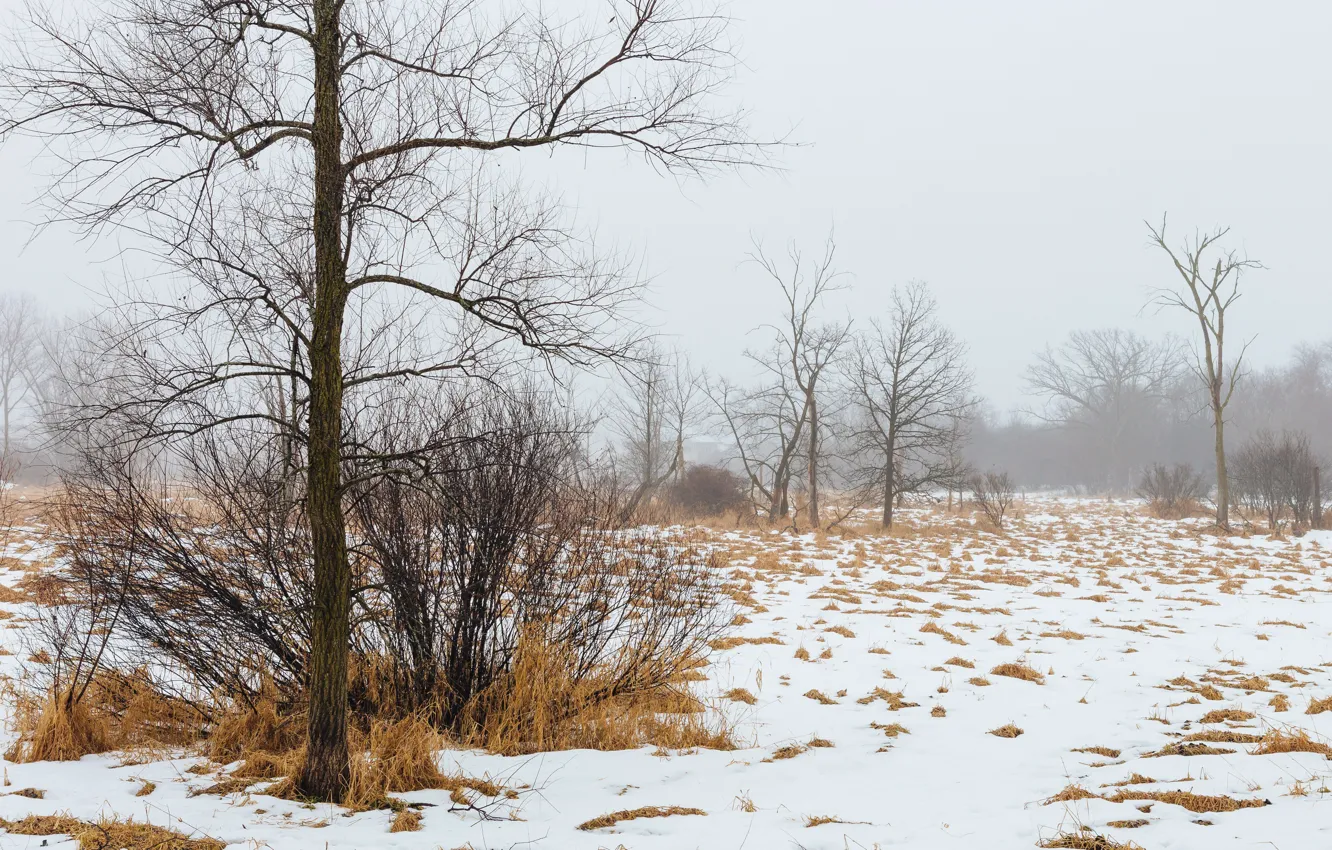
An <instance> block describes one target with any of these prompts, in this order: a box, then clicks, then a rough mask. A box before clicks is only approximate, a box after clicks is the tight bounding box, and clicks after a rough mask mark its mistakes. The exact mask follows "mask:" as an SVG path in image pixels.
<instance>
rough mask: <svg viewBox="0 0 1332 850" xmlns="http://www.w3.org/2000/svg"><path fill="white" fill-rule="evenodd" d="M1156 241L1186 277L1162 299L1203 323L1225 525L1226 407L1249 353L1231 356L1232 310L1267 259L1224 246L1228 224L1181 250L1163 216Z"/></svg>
mask: <svg viewBox="0 0 1332 850" xmlns="http://www.w3.org/2000/svg"><path fill="white" fill-rule="evenodd" d="M1147 231H1148V233H1149V234H1150V242H1151V244H1152V245H1154V246H1156V247H1158V248H1160V249H1161V250H1162V251H1164V252H1165V253H1166V256H1168V257H1169V258H1170V263H1171V265H1173V266H1174V267H1175V271H1176V272H1177V273H1178V274H1179V276H1180V279H1181V280H1182V281H1183V287H1182V288H1179V289H1171V288H1163V289H1160V290H1158V291H1157V295H1156V303H1157V304H1160V305H1162V306H1166V307H1177V308H1179V309H1181V310H1183V311H1185V312H1186V313H1188V314H1189V315H1190V316H1192V317H1193V318H1194V320H1195V321H1197V323H1198V334H1199V343H1200V345H1201V351H1200V352H1199V353H1198V357H1197V367H1196V368H1197V371H1198V376H1199V377H1200V378H1202V381H1203V384H1204V385H1205V386H1206V388H1207V401H1208V405H1209V406H1210V407H1211V411H1212V430H1213V432H1214V436H1215V438H1216V445H1215V447H1214V450H1215V455H1216V524H1217V526H1219V527H1220V528H1229V527H1230V483H1229V480H1228V479H1227V477H1226V442H1225V426H1226V408H1227V406H1229V404H1230V401H1231V398H1232V397H1233V396H1234V394H1235V385H1236V383H1237V382H1238V381H1239V378H1240V375H1241V372H1242V369H1243V366H1244V354H1245V351H1246V350H1247V349H1248V343H1247V342H1246V343H1243V344H1241V345H1240V347H1239V352H1238V353H1236V354H1234V355H1233V356H1232V357H1230V358H1229V359H1227V353H1226V340H1227V337H1226V314H1227V312H1228V311H1229V310H1230V308H1231V307H1232V306H1233V305H1234V304H1235V302H1236V301H1237V300H1238V299H1239V297H1240V279H1241V277H1242V276H1243V274H1244V272H1246V271H1249V270H1251V269H1260V268H1262V264H1261V263H1259V262H1258V261H1256V260H1250V259H1248V258H1247V257H1241V256H1240V255H1239V254H1238V253H1237V252H1235V251H1233V250H1231V251H1222V250H1220V248H1219V246H1218V243H1219V242H1220V240H1221V239H1223V238H1224V237H1225V236H1226V234H1228V233H1229V232H1230V228H1228V227H1222V228H1218V229H1216V230H1213V231H1211V232H1210V233H1201V232H1195V233H1194V235H1193V238H1192V239H1188V238H1186V239H1185V240H1184V242H1183V243H1182V244H1181V245H1180V247H1179V248H1178V249H1175V248H1171V247H1170V245H1169V243H1167V242H1166V220H1165V217H1164V216H1162V218H1161V225H1160V227H1156V226H1153V225H1152V224H1151V223H1150V222H1148V223H1147ZM1213 251H1216V252H1217V256H1216V261H1215V262H1212V260H1211V259H1210V258H1209V256H1208V255H1209V254H1210V253H1212V252H1213Z"/></svg>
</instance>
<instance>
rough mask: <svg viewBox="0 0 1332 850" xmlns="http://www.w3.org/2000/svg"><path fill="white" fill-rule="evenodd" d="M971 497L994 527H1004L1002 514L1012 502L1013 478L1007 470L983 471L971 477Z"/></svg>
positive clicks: (1005, 512)
mask: <svg viewBox="0 0 1332 850" xmlns="http://www.w3.org/2000/svg"><path fill="white" fill-rule="evenodd" d="M970 486H971V498H972V499H974V500H975V502H976V507H978V508H980V510H981V513H983V514H985V516H986V518H988V519H989V520H990V522H992V523H994V525H995V527H996V528H1000V529H1002V528H1003V527H1004V516H1005V515H1006V514H1007V513H1008V509H1009V508H1010V507H1011V506H1012V504H1013V496H1014V486H1013V479H1012V477H1011V476H1010V475H1009V474H1008V473H1007V472H984V473H977V474H975V475H973V476H972V477H971V481H970Z"/></svg>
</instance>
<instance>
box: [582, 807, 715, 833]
mask: <svg viewBox="0 0 1332 850" xmlns="http://www.w3.org/2000/svg"><path fill="white" fill-rule="evenodd" d="M706 814H707V812H705V811H703V810H702V809H693V808H688V807H686V806H642V807H641V808H637V809H625V810H624V811H620V812H611V813H610V814H608V815H602V816H601V817H596V818H593V819H592V820H589V821H584V822H583V823H581V824H579V825H578V828H579V829H581V830H583V831H585V832H587V831H591V830H594V829H605V828H606V827H609V826H615V824H617V823H619V822H620V821H626V820H637V819H638V818H667V817H673V816H675V815H706Z"/></svg>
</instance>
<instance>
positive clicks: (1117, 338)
mask: <svg viewBox="0 0 1332 850" xmlns="http://www.w3.org/2000/svg"><path fill="white" fill-rule="evenodd" d="M1184 371H1185V365H1184V352H1183V350H1182V347H1181V345H1180V343H1179V342H1178V341H1176V340H1174V339H1172V338H1166V339H1164V340H1161V341H1159V342H1154V341H1152V340H1149V339H1147V338H1145V337H1142V336H1140V335H1138V334H1135V333H1133V332H1131V331H1124V330H1120V329H1118V328H1108V329H1104V330H1094V331H1074V332H1073V333H1072V334H1070V335H1069V337H1068V339H1067V340H1066V341H1065V342H1064V343H1062V344H1061V345H1060V346H1059V347H1057V348H1051V347H1047V348H1046V350H1045V351H1044V352H1042V353H1040V354H1038V355H1037V356H1036V362H1035V363H1034V364H1033V365H1031V366H1030V367H1028V369H1027V375H1026V383H1027V389H1028V391H1029V392H1031V393H1032V394H1034V395H1038V396H1040V397H1042V398H1044V399H1045V401H1046V405H1045V408H1044V409H1043V410H1040V411H1037V416H1038V417H1039V418H1040V419H1041V420H1043V421H1045V422H1048V423H1051V424H1054V425H1057V426H1059V427H1064V428H1075V429H1082V430H1086V431H1088V432H1089V433H1090V434H1091V435H1092V437H1093V439H1094V440H1095V444H1096V448H1097V453H1098V454H1099V455H1100V456H1102V457H1103V458H1104V461H1105V465H1104V471H1105V483H1106V484H1108V485H1110V486H1124V485H1126V484H1128V483H1129V479H1128V478H1127V476H1128V475H1129V474H1130V472H1131V468H1132V467H1133V466H1135V465H1136V464H1131V463H1128V462H1127V460H1128V459H1127V458H1125V457H1124V453H1125V451H1126V450H1127V449H1126V444H1127V443H1129V442H1131V439H1130V438H1132V437H1134V436H1140V435H1135V434H1133V430H1134V429H1135V428H1140V427H1142V426H1144V425H1146V424H1148V423H1150V422H1152V421H1153V420H1154V419H1155V418H1156V414H1157V412H1158V408H1159V407H1160V406H1161V405H1162V404H1163V403H1165V402H1167V401H1169V400H1170V399H1171V398H1172V396H1173V394H1174V393H1175V392H1176V390H1177V389H1178V385H1179V380H1180V378H1181V376H1182V374H1183V373H1184ZM1132 442H1137V443H1140V442H1141V440H1137V441H1132Z"/></svg>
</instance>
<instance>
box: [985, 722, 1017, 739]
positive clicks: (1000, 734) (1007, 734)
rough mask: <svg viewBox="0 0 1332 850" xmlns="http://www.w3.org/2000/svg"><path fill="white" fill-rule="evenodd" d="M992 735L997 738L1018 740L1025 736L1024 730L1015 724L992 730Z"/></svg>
mask: <svg viewBox="0 0 1332 850" xmlns="http://www.w3.org/2000/svg"><path fill="white" fill-rule="evenodd" d="M990 734H991V735H993V736H995V737H996V738H1016V737H1017V736H1019V735H1021V734H1023V730H1022V728H1021V727H1020V726H1018V725H1016V724H1014V723H1007V724H1005V725H1003V726H1000V727H999V728H998V729H991V730H990Z"/></svg>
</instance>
